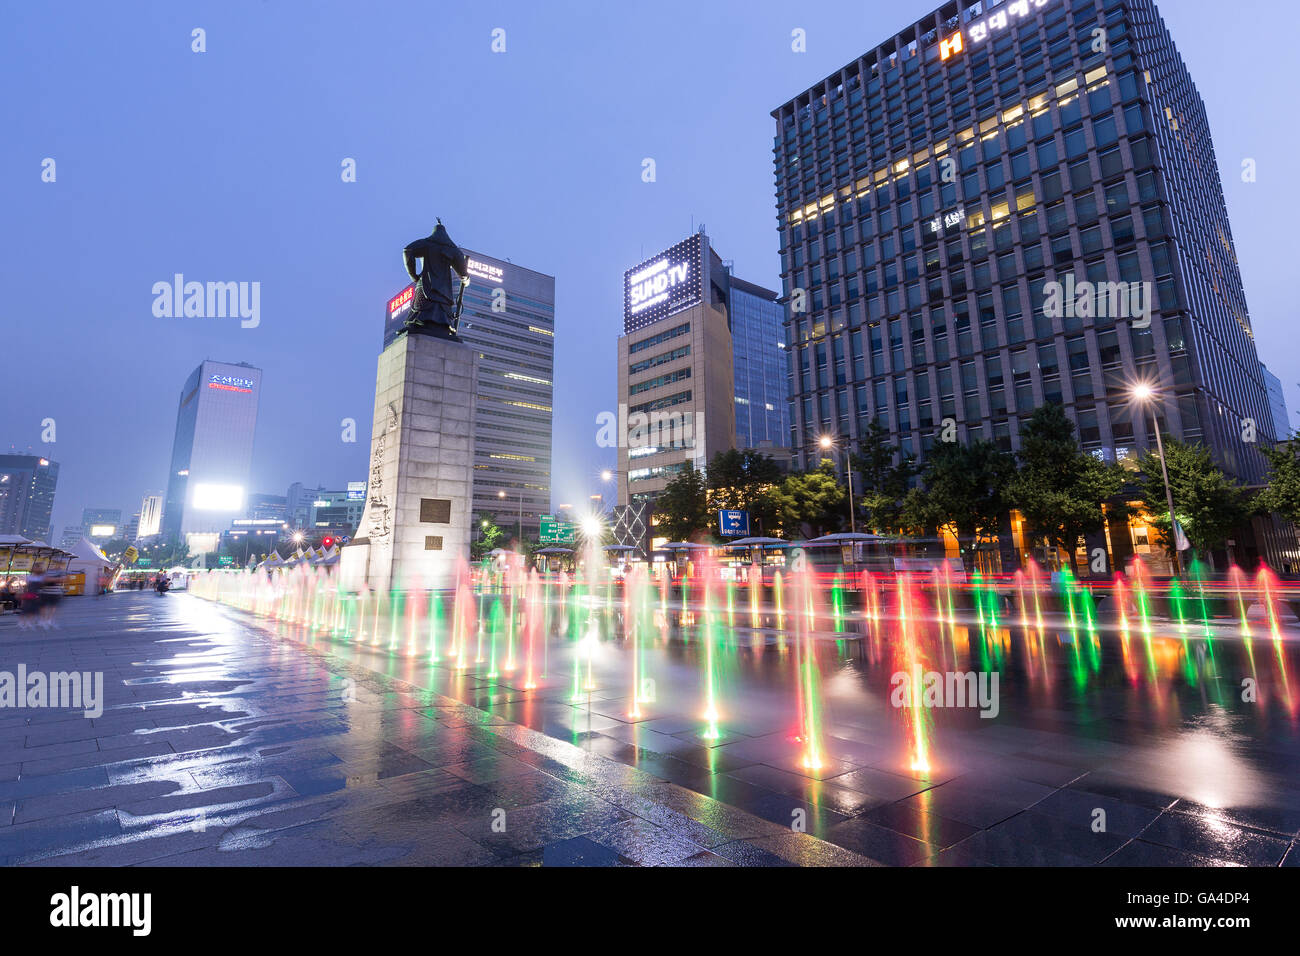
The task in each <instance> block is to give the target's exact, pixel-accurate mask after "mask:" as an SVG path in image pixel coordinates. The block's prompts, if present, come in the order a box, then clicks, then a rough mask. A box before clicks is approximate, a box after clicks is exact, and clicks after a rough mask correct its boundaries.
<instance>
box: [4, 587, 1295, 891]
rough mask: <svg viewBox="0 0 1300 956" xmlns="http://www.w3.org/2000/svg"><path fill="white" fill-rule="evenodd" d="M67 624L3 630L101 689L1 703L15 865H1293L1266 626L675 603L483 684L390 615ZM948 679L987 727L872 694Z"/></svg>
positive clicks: (179, 616) (137, 613)
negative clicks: (99, 694)
mask: <svg viewBox="0 0 1300 956" xmlns="http://www.w3.org/2000/svg"><path fill="white" fill-rule="evenodd" d="M65 605H67V607H68V608H69V613H68V616H67V617H66V618H65V621H64V628H62V629H60V630H59V631H55V632H50V633H49V634H43V635H42V637H41V638H39V639H38V638H33V637H30V636H23V637H21V638H20V637H19V636H18V635H19V634H20V633H24V632H18V631H16V630H11V629H9V628H8V627H7V624H8V622H4V623H0V649H2V650H3V658H2V659H3V660H6V661H7V660H23V661H25V662H26V663H27V665H28V667H29V668H36V667H44V668H46V669H51V670H52V669H56V668H59V667H62V668H69V667H73V666H75V667H78V668H80V669H86V668H95V669H100V670H104V671H105V673H106V681H105V684H106V688H107V690H108V703H107V706H106V709H105V712H104V715H103V717H101V718H99V719H97V720H87V719H85V718H82V717H80V716H75V717H73V716H69V715H68V713H67V712H66V711H65V712H58V711H48V712H39V713H34V712H31V711H28V712H26V713H25V714H24V715H23V716H22V717H19V716H18V714H17V713H16V712H12V711H10V712H5V711H0V860H4V861H6V862H36V861H52V862H78V863H82V862H85V863H134V862H154V863H167V864H178V865H179V864H197V865H208V864H220V863H235V864H243V863H258V862H269V863H305V864H329V863H355V862H361V863H366V862H369V863H396V862H401V863H464V864H484V863H497V862H508V863H533V862H546V863H605V864H616V863H628V862H635V863H642V864H654V863H666V864H684V863H689V864H701V865H704V864H708V865H731V864H737V863H740V864H778V865H779V864H788V863H849V864H863V863H867V862H878V863H887V864H895V865H913V864H916V865H1007V864H1020V863H1024V864H1040V865H1071V864H1096V863H1104V864H1108V865H1211V864H1247V865H1265V866H1273V865H1278V864H1280V863H1282V864H1284V865H1295V864H1296V863H1297V862H1300V858H1298V857H1300V854H1298V852H1297V849H1296V847H1295V840H1296V836H1297V831H1300V777H1298V775H1297V774H1296V772H1295V768H1296V766H1297V765H1298V761H1297V757H1300V733H1298V731H1297V706H1296V701H1297V700H1300V693H1298V692H1297V691H1298V688H1297V687H1296V686H1295V685H1294V677H1292V676H1291V675H1295V674H1296V673H1297V667H1300V655H1297V644H1296V643H1295V642H1294V640H1293V639H1292V638H1293V635H1295V634H1296V633H1297V630H1298V629H1297V627H1296V626H1295V624H1294V623H1287V622H1285V621H1284V622H1283V624H1282V627H1281V633H1280V634H1279V635H1278V638H1277V639H1276V640H1275V639H1273V638H1272V637H1271V636H1269V637H1258V636H1257V637H1255V638H1253V639H1251V640H1250V641H1247V640H1245V639H1244V638H1243V628H1242V623H1241V622H1234V621H1232V620H1223V621H1211V622H1210V623H1209V624H1198V625H1196V626H1195V627H1193V628H1188V627H1184V628H1179V627H1178V625H1177V624H1170V623H1169V622H1166V621H1161V620H1159V619H1155V620H1151V621H1147V622H1146V623H1147V627H1145V628H1144V627H1143V626H1141V625H1139V624H1133V625H1132V626H1130V625H1129V623H1128V622H1127V621H1123V620H1108V619H1104V618H1101V617H1099V618H1098V619H1097V620H1096V621H1092V620H1091V619H1089V621H1088V624H1087V626H1076V627H1073V628H1071V627H1070V626H1069V618H1068V616H1066V615H1063V614H1058V613H1048V614H1046V615H1045V617H1044V624H1043V627H1042V628H1039V627H1038V626H1037V622H1036V621H1035V622H1034V624H1033V625H1032V626H1030V625H1029V624H1028V623H1027V622H1020V621H1010V622H1008V621H999V620H996V619H991V618H988V617H984V616H982V615H981V614H980V613H978V609H976V610H968V611H966V612H957V613H954V614H952V615H951V620H947V619H943V620H939V619H931V617H932V616H926V615H924V614H918V615H916V616H915V617H914V618H912V619H909V620H908V622H907V625H906V627H904V626H903V625H902V623H901V622H900V620H899V618H898V616H897V614H896V612H889V613H881V614H878V615H876V619H875V620H873V619H872V614H871V612H870V609H868V613H867V614H866V615H865V616H864V615H863V614H862V613H860V612H854V611H852V610H846V611H845V612H844V613H843V614H842V615H840V616H839V618H838V619H837V621H836V622H835V623H834V625H832V624H829V623H827V622H826V621H814V622H813V623H812V624H811V626H809V627H804V628H802V632H801V631H800V630H799V629H798V628H794V627H793V622H792V621H790V620H788V619H787V618H789V617H792V615H786V618H782V619H777V618H776V616H775V615H774V614H771V613H769V610H770V609H768V610H765V611H764V612H763V613H760V614H758V616H757V617H751V616H750V614H749V613H745V614H739V613H735V612H734V610H733V612H732V613H731V614H728V613H727V612H725V611H722V610H717V611H715V612H713V613H711V614H707V615H704V614H698V613H691V612H689V611H688V612H687V613H686V615H685V616H684V617H683V615H682V614H681V613H680V612H678V611H671V610H670V611H667V612H666V613H659V614H656V615H654V616H653V618H652V621H651V624H650V626H647V627H641V626H639V625H638V626H636V627H634V628H633V633H631V634H629V633H628V628H627V626H626V624H625V619H624V615H623V613H622V611H621V610H620V609H619V608H618V607H616V606H611V607H605V606H602V605H600V603H599V602H596V603H595V604H593V605H589V606H585V607H584V608H583V609H582V611H581V614H580V616H577V617H575V618H574V620H566V619H565V613H559V614H557V615H556V618H555V620H554V621H552V622H551V623H552V626H551V627H550V629H549V631H550V637H549V639H547V640H545V641H544V642H540V643H541V644H542V646H541V647H536V646H534V647H533V648H532V651H533V653H532V656H531V657H530V658H529V661H530V663H531V664H532V666H530V667H527V668H526V667H524V666H523V662H522V653H521V654H520V655H519V656H520V660H513V659H512V658H513V656H515V655H512V654H509V653H504V652H503V653H502V654H501V655H500V660H499V661H497V662H496V668H495V669H496V672H497V673H496V676H494V677H489V676H487V675H488V674H490V673H492V672H493V670H492V667H493V662H492V657H491V646H490V641H489V645H488V648H487V649H486V650H484V651H483V652H482V656H483V661H482V662H478V661H476V660H470V659H468V657H466V658H465V659H464V661H463V662H464V664H465V666H463V667H457V666H452V665H454V664H455V663H456V662H455V661H454V660H449V659H447V658H446V656H445V654H443V655H441V656H442V658H443V659H441V660H437V661H434V660H430V657H431V656H433V655H430V654H429V653H428V652H427V650H428V649H427V648H426V647H425V646H423V645H421V644H419V642H414V643H413V642H410V641H408V639H407V634H406V632H405V630H400V631H399V630H398V629H394V628H391V627H389V626H388V625H387V624H384V625H383V626H380V627H377V628H375V629H374V630H373V631H372V632H371V633H370V634H369V635H368V636H367V637H365V639H364V640H350V639H345V638H343V637H335V636H330V635H328V634H327V632H326V631H324V630H322V629H319V628H314V627H312V626H310V624H307V623H292V622H290V621H277V622H267V621H263V620H259V619H257V618H254V617H253V616H252V615H247V614H245V613H243V612H239V611H234V610H230V609H227V608H223V607H221V606H220V605H217V604H213V603H208V602H207V601H204V600H201V599H198V598H196V597H193V596H189V595H170V596H168V597H167V598H163V599H158V598H155V597H154V596H152V595H133V594H124V595H114V596H112V597H111V598H105V599H86V600H85V601H83V602H81V603H80V604H76V603H75V602H65ZM74 608H75V610H74ZM628 619H629V620H631V619H635V616H634V617H633V618H628ZM497 623H498V624H501V623H502V622H501V621H500V620H498V622H497ZM505 623H506V625H508V624H509V622H508V620H507V621H506V622H505ZM778 623H779V624H782V625H783V627H782V628H781V629H777V628H775V627H773V625H776V624H778ZM1008 623H1011V624H1012V625H1013V626H1010V627H1008V626H1007V624H1008ZM262 628H265V630H263V629H262ZM837 629H838V632H837ZM1245 630H1246V631H1250V630H1251V629H1250V628H1249V627H1247V628H1246V629H1245ZM798 633H803V634H804V635H805V636H806V641H802V642H801V641H800V640H798V639H797V638H796V634H798ZM1252 633H1255V634H1261V633H1262V634H1267V633H1268V629H1267V628H1263V629H1261V628H1259V627H1256V628H1254V631H1253V632H1252ZM375 635H379V640H378V641H376V640H375ZM518 646H522V645H512V647H518ZM444 650H445V649H444ZM539 651H540V654H539V653H538V652H539ZM479 653H480V652H479V649H478V648H477V647H476V648H475V656H478V655H479ZM509 664H514V665H515V666H514V668H513V669H511V670H507V665H509ZM327 668H328V669H327ZM900 672H902V673H905V674H914V675H916V680H915V681H906V682H900V681H898V680H896V675H897V674H899V673H900ZM963 672H969V673H972V674H973V675H983V679H984V680H985V681H986V684H985V687H986V689H987V690H991V689H992V688H990V687H989V686H988V684H987V681H988V678H989V677H990V676H991V675H994V674H996V675H997V684H996V695H995V696H994V697H991V698H988V699H986V700H985V702H984V703H985V706H984V708H983V710H984V712H986V713H992V712H993V706H992V705H993V704H994V703H996V716H989V717H981V716H980V713H981V707H980V706H978V703H979V700H978V697H976V698H975V699H974V702H975V703H976V704H977V706H934V707H924V706H915V707H896V706H894V699H896V697H897V695H898V693H899V689H900V684H902V683H905V684H906V685H907V689H908V690H913V689H915V690H917V691H919V692H920V693H918V695H917V697H916V700H917V701H923V700H924V691H923V690H922V686H921V685H922V681H923V679H924V675H926V674H936V675H938V676H939V678H940V683H939V686H938V687H937V688H934V687H933V686H932V688H931V689H933V690H934V691H935V693H939V696H938V697H937V698H935V699H934V700H932V701H931V702H932V703H940V702H942V703H952V701H951V700H950V699H947V700H945V695H944V694H942V693H940V692H942V691H943V690H945V687H944V686H943V679H944V678H947V677H948V676H949V675H955V674H958V673H963ZM810 676H815V681H811V680H808V678H809V677H810ZM529 683H532V684H534V685H536V686H533V687H527V686H526V685H527V684H529ZM950 683H951V682H950ZM947 689H948V690H951V689H952V687H951V686H950V687H948V688H947ZM966 703H968V704H969V703H971V701H967V702H966ZM87 725H89V726H87ZM811 737H815V738H816V752H817V755H818V759H817V760H816V761H815V763H816V765H815V766H809V765H808V763H809V762H808V759H807V758H808V753H809V748H810V738H811ZM918 746H920V747H921V748H922V750H923V753H924V756H925V761H924V763H923V764H918V759H917V758H918ZM917 766H921V767H922V769H913V768H914V767H917ZM6 824H7V825H6ZM801 831H806V832H801Z"/></svg>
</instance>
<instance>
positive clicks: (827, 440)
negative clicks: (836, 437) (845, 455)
mask: <svg viewBox="0 0 1300 956" xmlns="http://www.w3.org/2000/svg"><path fill="white" fill-rule="evenodd" d="M818 444H819V445H821V446H822V447H823V448H830V447H831V445H833V444H834V442H832V441H831V436H830V435H823V436H822V437H821V440H820V441H819V442H818Z"/></svg>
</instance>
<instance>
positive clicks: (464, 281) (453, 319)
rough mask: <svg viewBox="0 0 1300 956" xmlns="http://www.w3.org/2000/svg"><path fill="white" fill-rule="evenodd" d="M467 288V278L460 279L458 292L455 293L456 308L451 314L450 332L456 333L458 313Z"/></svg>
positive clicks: (462, 304) (458, 321)
mask: <svg viewBox="0 0 1300 956" xmlns="http://www.w3.org/2000/svg"><path fill="white" fill-rule="evenodd" d="M468 287H469V276H461V277H460V291H459V292H457V293H456V308H455V309H453V310H452V313H451V330H452V331H453V332H455V331H456V326H458V325H459V324H460V313H461V309H462V307H463V306H464V302H465V290H466V289H467V288H468Z"/></svg>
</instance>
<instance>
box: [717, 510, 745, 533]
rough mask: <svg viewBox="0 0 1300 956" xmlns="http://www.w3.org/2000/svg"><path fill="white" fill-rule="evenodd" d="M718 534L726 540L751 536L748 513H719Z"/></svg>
mask: <svg viewBox="0 0 1300 956" xmlns="http://www.w3.org/2000/svg"><path fill="white" fill-rule="evenodd" d="M718 534H720V535H721V536H722V537H724V538H746V537H748V536H749V512H748V511H719V512H718Z"/></svg>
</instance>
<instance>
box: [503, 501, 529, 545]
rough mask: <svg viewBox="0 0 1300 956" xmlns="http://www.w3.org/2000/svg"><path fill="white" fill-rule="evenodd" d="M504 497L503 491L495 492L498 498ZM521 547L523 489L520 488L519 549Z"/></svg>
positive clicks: (522, 541) (522, 538)
mask: <svg viewBox="0 0 1300 956" xmlns="http://www.w3.org/2000/svg"><path fill="white" fill-rule="evenodd" d="M505 496H506V493H505V492H504V491H498V492H497V497H498V498H504V497H505ZM523 546H524V492H523V489H522V488H521V489H519V547H521V548H522V547H523Z"/></svg>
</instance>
